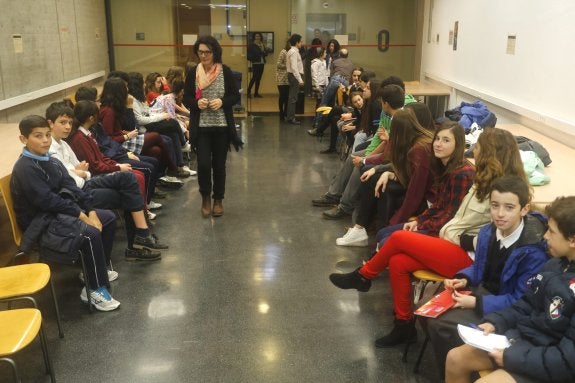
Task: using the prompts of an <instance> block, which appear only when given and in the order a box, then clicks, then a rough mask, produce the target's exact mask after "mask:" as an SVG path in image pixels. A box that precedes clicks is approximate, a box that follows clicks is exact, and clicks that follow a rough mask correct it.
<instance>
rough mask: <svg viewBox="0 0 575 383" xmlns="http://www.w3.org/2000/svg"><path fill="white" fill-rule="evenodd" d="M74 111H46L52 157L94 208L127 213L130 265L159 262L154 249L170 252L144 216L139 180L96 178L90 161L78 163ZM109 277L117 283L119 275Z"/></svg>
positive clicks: (61, 107)
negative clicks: (74, 147) (87, 195)
mask: <svg viewBox="0 0 575 383" xmlns="http://www.w3.org/2000/svg"><path fill="white" fill-rule="evenodd" d="M73 119H74V111H73V110H72V108H70V107H69V106H68V105H66V104H65V103H63V102H55V103H52V104H51V105H50V106H49V107H48V109H46V120H48V123H49V124H50V129H51V132H52V144H51V145H50V154H51V155H52V157H54V158H57V159H58V160H60V162H62V164H63V165H64V167H65V168H66V169H67V170H68V173H69V175H70V177H72V178H73V179H74V181H75V182H76V186H78V187H79V188H80V189H83V190H84V191H86V192H89V193H91V194H92V197H93V206H94V207H96V208H100V209H123V210H124V218H125V229H126V235H127V238H128V247H127V248H126V251H125V257H126V260H128V261H136V260H140V261H155V260H159V259H160V258H161V253H160V252H158V251H153V250H152V249H167V248H168V246H166V245H163V244H161V243H159V242H158V240H157V238H156V237H155V236H152V235H151V234H150V230H149V228H148V224H147V223H146V218H145V216H144V210H143V209H144V201H143V199H142V194H141V193H140V190H139V189H138V182H137V180H136V177H135V176H134V174H133V173H131V172H114V173H109V174H103V175H100V176H96V177H92V176H91V174H90V172H89V171H88V163H86V161H82V162H80V161H78V158H77V157H76V154H75V153H74V152H73V151H72V148H70V146H69V145H68V143H67V142H66V141H64V140H65V139H67V138H68V136H69V135H70V132H71V131H72V121H73ZM110 273H115V272H113V271H110V272H109V274H108V276H109V278H110V280H114V279H115V278H116V277H117V274H116V275H110Z"/></svg>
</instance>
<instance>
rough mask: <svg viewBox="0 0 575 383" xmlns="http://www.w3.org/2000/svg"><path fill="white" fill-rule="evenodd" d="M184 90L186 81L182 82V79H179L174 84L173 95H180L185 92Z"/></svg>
mask: <svg viewBox="0 0 575 383" xmlns="http://www.w3.org/2000/svg"><path fill="white" fill-rule="evenodd" d="M184 88H185V83H184V80H182V79H179V78H177V79H175V80H174V82H173V83H172V93H173V94H175V95H177V94H178V93H180V91H182V90H184Z"/></svg>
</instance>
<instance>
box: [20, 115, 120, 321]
mask: <svg viewBox="0 0 575 383" xmlns="http://www.w3.org/2000/svg"><path fill="white" fill-rule="evenodd" d="M19 128H20V141H21V142H22V143H23V144H24V145H25V146H26V147H25V148H24V149H23V151H22V155H21V156H20V158H19V159H18V160H17V161H16V164H14V169H13V170H12V180H11V183H10V191H11V192H12V198H13V200H14V211H15V213H16V219H17V221H18V225H19V226H20V228H21V229H22V231H23V232H24V238H23V243H26V242H28V243H30V242H39V243H40V245H41V251H42V253H43V254H44V255H45V256H46V255H48V254H49V255H51V256H54V257H58V259H60V260H64V261H69V262H71V261H73V260H74V259H76V258H77V257H78V250H80V256H81V257H82V258H83V261H84V263H85V265H86V272H87V275H86V276H85V277H86V278H87V281H88V286H89V287H90V294H89V297H90V300H91V304H92V305H94V307H96V309H98V310H100V311H111V310H115V309H116V308H118V307H119V306H120V302H118V301H117V300H115V299H114V298H112V296H111V295H110V293H109V291H108V287H109V284H110V282H109V279H108V273H107V268H106V263H107V261H108V260H109V259H110V254H111V251H112V245H113V241H114V234H115V230H116V217H115V215H114V213H112V212H111V211H108V210H97V209H94V208H93V205H92V196H91V195H90V194H89V193H86V192H84V191H83V190H82V189H80V188H78V187H77V186H76V183H75V182H74V180H73V179H72V178H71V177H70V176H69V175H68V171H67V170H66V168H64V165H62V163H61V162H60V161H58V160H57V159H55V158H51V157H50V155H49V154H48V151H49V150H50V143H51V141H52V138H51V133H50V125H49V124H48V121H46V120H45V119H44V118H43V117H41V116H28V117H25V118H24V119H23V120H22V121H20V125H19ZM27 229H30V230H27ZM80 299H81V300H82V301H84V302H88V294H87V293H86V288H84V289H82V293H81V294H80Z"/></svg>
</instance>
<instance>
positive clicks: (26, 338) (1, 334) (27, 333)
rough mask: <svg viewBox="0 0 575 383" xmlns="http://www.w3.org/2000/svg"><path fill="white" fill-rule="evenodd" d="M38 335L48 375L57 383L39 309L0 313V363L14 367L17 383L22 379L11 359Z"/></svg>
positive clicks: (13, 371)
mask: <svg viewBox="0 0 575 383" xmlns="http://www.w3.org/2000/svg"><path fill="white" fill-rule="evenodd" d="M38 335H39V338H40V344H41V346H42V353H43V354H44V363H45V365H46V373H47V374H49V375H50V381H51V382H55V381H56V378H55V376H54V369H53V368H52V363H51V362H50V355H49V354H48V345H47V343H46V337H45V336H44V330H43V329H42V314H41V313H40V311H39V310H37V309H18V310H7V311H0V361H2V362H6V363H8V364H9V365H10V366H11V367H12V373H13V375H14V381H15V382H20V377H19V376H18V368H17V367H16V363H15V362H14V360H12V359H11V358H10V357H11V356H12V355H14V354H15V353H17V352H18V351H20V350H22V349H24V348H25V347H27V346H28V345H29V344H30V343H31V342H32V341H33V340H34V339H36V337H38Z"/></svg>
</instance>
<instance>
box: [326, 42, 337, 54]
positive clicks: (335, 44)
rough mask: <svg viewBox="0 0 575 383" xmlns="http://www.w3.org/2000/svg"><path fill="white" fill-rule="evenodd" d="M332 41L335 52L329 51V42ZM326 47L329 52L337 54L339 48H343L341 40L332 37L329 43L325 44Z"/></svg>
mask: <svg viewBox="0 0 575 383" xmlns="http://www.w3.org/2000/svg"><path fill="white" fill-rule="evenodd" d="M331 43H333V52H330V51H329V44H331ZM325 49H326V50H327V53H328V54H331V55H336V54H337V53H338V52H339V50H340V49H341V46H340V45H339V41H337V40H336V39H331V40H329V41H328V43H327V44H325Z"/></svg>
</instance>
